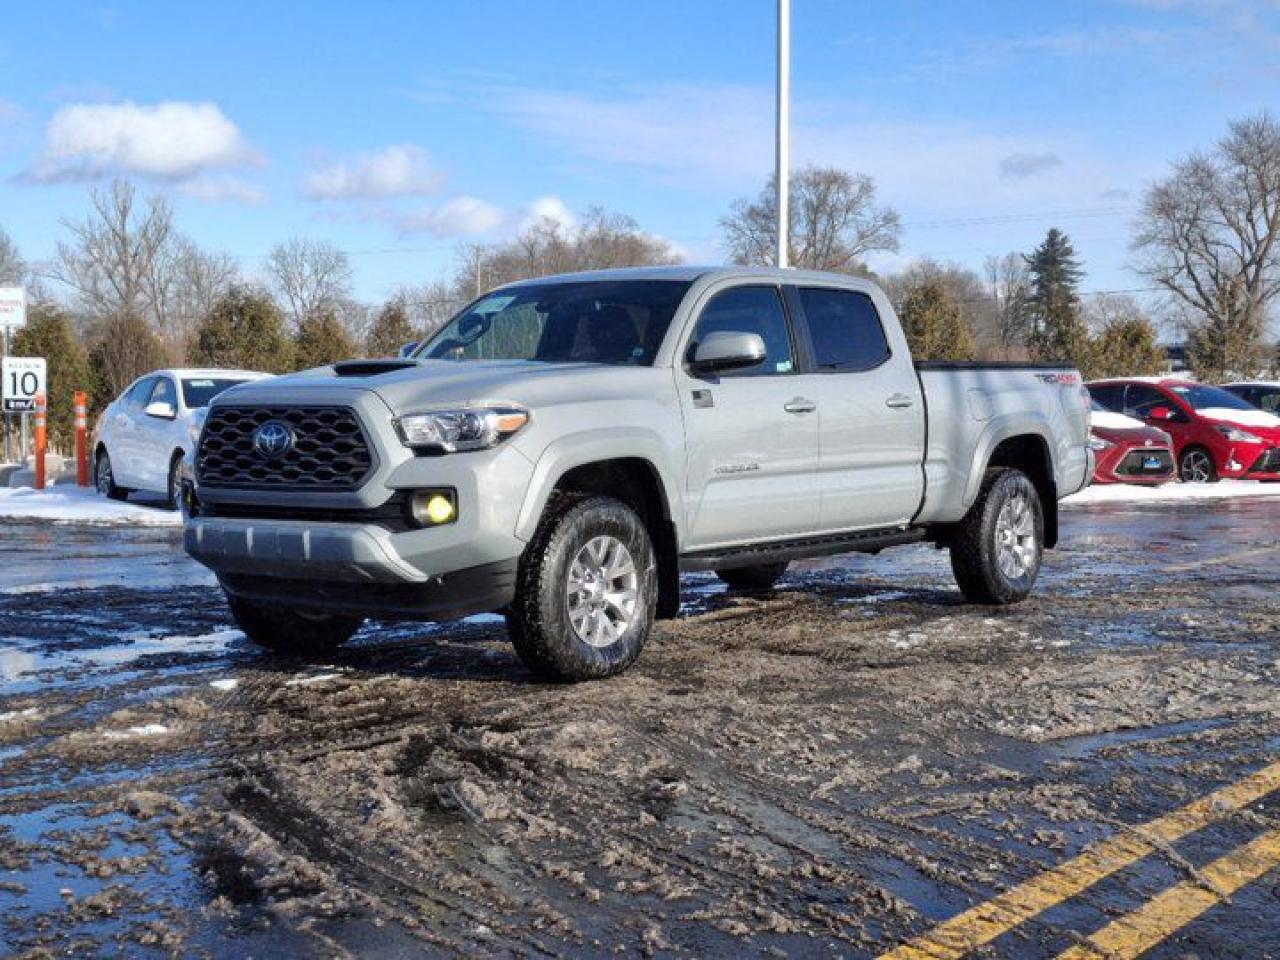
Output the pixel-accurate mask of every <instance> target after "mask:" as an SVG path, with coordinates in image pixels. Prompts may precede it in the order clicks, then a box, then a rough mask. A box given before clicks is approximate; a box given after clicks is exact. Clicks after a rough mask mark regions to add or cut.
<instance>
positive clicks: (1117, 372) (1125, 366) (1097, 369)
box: [1084, 314, 1165, 380]
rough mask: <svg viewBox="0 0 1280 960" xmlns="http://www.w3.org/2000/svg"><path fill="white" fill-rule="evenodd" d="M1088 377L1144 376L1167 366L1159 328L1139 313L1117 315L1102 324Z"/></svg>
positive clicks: (1086, 372)
mask: <svg viewBox="0 0 1280 960" xmlns="http://www.w3.org/2000/svg"><path fill="white" fill-rule="evenodd" d="M1092 359H1093V363H1092V367H1091V368H1090V369H1088V370H1085V371H1084V373H1085V377H1086V378H1087V379H1091V380H1092V379H1098V378H1100V377H1141V376H1149V375H1152V374H1157V373H1160V372H1161V371H1162V370H1163V369H1164V363H1165V353H1164V350H1163V349H1161V347H1160V346H1159V345H1158V344H1157V343H1156V328H1155V325H1154V324H1152V322H1151V321H1150V320H1148V319H1147V318H1146V317H1144V316H1142V315H1140V314H1131V315H1129V316H1122V317H1116V318H1114V319H1112V320H1111V321H1110V322H1108V323H1107V325H1106V326H1105V327H1103V329H1102V332H1101V333H1100V334H1099V335H1098V338H1097V340H1096V341H1095V342H1094V347H1093V357H1092Z"/></svg>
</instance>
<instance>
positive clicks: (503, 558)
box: [185, 267, 1093, 680]
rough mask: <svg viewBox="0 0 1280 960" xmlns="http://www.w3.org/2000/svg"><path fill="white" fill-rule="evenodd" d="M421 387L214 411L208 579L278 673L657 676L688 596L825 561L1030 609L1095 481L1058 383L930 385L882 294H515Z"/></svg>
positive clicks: (370, 385)
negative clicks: (398, 664) (661, 631)
mask: <svg viewBox="0 0 1280 960" xmlns="http://www.w3.org/2000/svg"><path fill="white" fill-rule="evenodd" d="M403 354H404V355H403V356H401V357H400V358H398V359H385V360H352V361H349V362H343V363H336V364H333V365H332V366H328V367H323V368H320V369H316V370H310V371H306V372H303V373H298V374H294V375H291V376H285V377H279V378H276V379H272V380H267V381H262V382H261V383H251V384H245V385H243V386H239V387H236V388H234V389H232V390H229V391H227V392H226V393H224V394H222V395H221V396H219V397H218V398H217V399H216V400H215V401H214V402H213V404H212V406H211V407H210V410H209V415H208V418H207V420H206V422H205V425H204V429H203V432H202V434H201V436H200V440H199V444H198V446H197V449H196V451H195V455H194V464H193V470H192V480H191V483H190V486H189V487H188V489H187V490H186V492H185V500H186V510H187V514H188V516H187V521H186V527H185V546H186V549H187V551H188V552H189V553H190V554H191V555H192V556H193V557H195V558H196V559H197V560H199V561H200V562H201V563H203V564H205V565H206V566H208V567H209V568H211V569H212V570H213V571H214V572H215V573H216V574H217V577H218V580H219V581H220V583H221V585H222V587H223V588H224V589H225V592H226V594H227V598H228V601H229V603H230V607H231V611H232V614H233V615H234V617H235V619H236V621H237V622H238V623H239V625H240V626H241V627H242V628H243V630H244V632H245V633H246V634H247V635H248V636H249V638H250V639H251V640H252V641H254V642H255V643H257V644H260V645H262V646H264V647H267V648H270V649H272V650H276V651H282V652H288V653H320V652H323V651H325V650H329V649H332V648H334V647H336V646H337V645H339V644H341V643H343V642H344V641H346V640H347V639H348V638H349V637H351V635H352V634H353V633H355V631H356V630H357V629H358V628H359V627H360V625H361V624H362V623H363V621H364V620H365V618H367V617H373V618H377V619H379V620H394V619H418V620H448V619H453V618H459V617H465V616H468V615H472V614H477V613H482V612H490V611H495V612H500V613H502V614H503V615H504V616H505V618H506V622H507V626H508V629H509V633H510V637H511V640H512V643H513V644H514V646H515V649H516V651H517V652H518V653H519V655H520V657H521V658H522V659H523V660H524V661H525V662H526V663H527V664H528V665H529V666H530V667H531V668H532V669H533V670H534V671H535V672H536V673H537V674H539V675H541V676H544V677H548V678H551V679H557V680H586V679H591V678H598V677H605V676H609V675H612V674H616V673H618V672H619V671H621V670H623V669H625V668H626V667H627V666H629V665H630V664H631V663H632V662H634V661H635V659H636V657H637V656H639V654H640V651H641V649H642V648H643V646H644V643H645V640H646V638H647V637H648V635H649V632H650V628H651V627H652V626H653V623H654V620H655V619H659V618H666V617H674V616H676V615H677V612H678V611H679V607H680V582H679V576H680V572H681V571H683V570H712V571H715V573H716V574H717V575H718V576H719V577H720V579H722V580H723V581H725V582H726V583H727V584H728V585H729V586H730V587H732V588H737V589H746V590H765V589H767V588H769V587H771V586H772V585H773V584H774V583H775V582H776V581H777V580H778V578H779V577H781V576H782V575H783V574H784V572H785V571H786V569H787V565H788V563H790V562H791V561H795V560H800V559H803V558H809V557H816V556H821V555H829V554H838V553H848V552H854V551H863V552H872V553H875V552H878V551H880V550H881V549H883V548H885V547H891V546H895V545H899V544H909V543H915V542H920V541H926V542H931V543H933V544H935V545H937V546H938V547H940V548H946V549H948V550H949V551H950V555H951V567H952V570H953V571H954V573H955V579H956V581H957V583H958V584H959V586H960V590H961V591H962V593H963V594H964V596H965V597H966V598H967V599H968V600H970V601H972V602H976V603H982V604H1004V603H1011V602H1014V601H1017V600H1021V599H1022V598H1023V597H1025V596H1026V595H1027V594H1028V592H1029V591H1030V590H1031V589H1032V586H1033V584H1034V582H1035V580H1036V576H1037V574H1038V572H1039V570H1040V565H1041V559H1042V554H1043V551H1044V550H1045V549H1046V548H1051V547H1053V546H1054V544H1055V542H1056V541H1057V538H1058V500H1059V499H1060V498H1062V497H1064V496H1067V495H1069V494H1072V493H1074V492H1076V491H1077V490H1079V489H1081V488H1082V487H1084V486H1085V485H1086V484H1087V483H1088V481H1089V477H1090V476H1091V475H1092V472H1093V469H1092V468H1093V454H1092V452H1091V451H1090V448H1089V413H1088V410H1089V397H1088V393H1087V392H1086V391H1085V389H1084V388H1083V385H1082V383H1081V378H1080V375H1079V374H1078V373H1077V372H1076V371H1074V370H1072V369H1070V368H1069V367H1064V366H1061V365H1047V364H1030V363H1028V364H1016V363H1015V364H979V363H955V362H927V361H926V362H913V360H912V357H911V354H910V352H909V350H908V347H907V339H906V337H905V335H904V333H903V330H902V328H901V326H900V325H899V323H898V320H897V317H896V316H895V314H894V311H893V308H892V307H891V306H890V304H889V302H888V300H887V299H886V298H885V295H884V294H883V292H882V291H881V290H880V289H879V288H878V287H877V286H876V285H875V284H873V283H871V282H869V281H867V280H862V279H855V278H851V277H847V276H838V275H833V274H826V273H816V272H805V271H797V270H785V271H779V270H769V269H752V268H738V267H730V268H694V267H663V268H643V269H626V270H612V271H604V272H595V273H584V274H573V275H563V276H554V277H546V278H542V279H538V280H530V281H526V282H521V283H515V284H511V285H509V286H505V287H501V288H499V289H497V290H494V291H493V292H491V293H488V294H485V295H484V296H481V297H479V298H478V299H477V300H475V301H474V302H473V303H471V304H469V305H468V306H466V307H465V308H464V309H462V310H461V311H460V312H459V313H458V314H457V315H456V316H454V317H453V319H452V320H450V321H449V322H448V323H447V324H446V325H445V326H444V327H443V328H442V329H440V330H439V331H438V332H437V333H435V334H434V335H432V336H431V337H430V338H429V339H427V340H426V341H425V342H423V343H421V344H419V345H417V346H416V347H414V348H413V349H411V350H407V351H403Z"/></svg>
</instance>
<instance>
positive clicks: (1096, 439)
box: [1089, 433, 1115, 451]
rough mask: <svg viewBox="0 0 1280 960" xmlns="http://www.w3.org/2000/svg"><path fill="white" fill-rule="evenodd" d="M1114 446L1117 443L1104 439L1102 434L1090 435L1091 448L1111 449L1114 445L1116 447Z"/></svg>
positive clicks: (1099, 449)
mask: <svg viewBox="0 0 1280 960" xmlns="http://www.w3.org/2000/svg"><path fill="white" fill-rule="evenodd" d="M1114 446H1115V444H1114V443H1112V442H1111V441H1110V440H1103V439H1102V438H1101V437H1100V436H1098V435H1097V434H1096V433H1095V434H1090V436H1089V449H1090V450H1098V451H1102V450H1110V449H1111V448H1112V447H1114Z"/></svg>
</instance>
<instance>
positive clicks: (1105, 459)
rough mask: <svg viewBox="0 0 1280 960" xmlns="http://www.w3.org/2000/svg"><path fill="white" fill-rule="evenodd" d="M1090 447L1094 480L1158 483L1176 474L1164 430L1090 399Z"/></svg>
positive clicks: (1156, 484)
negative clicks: (1091, 406) (1149, 425)
mask: <svg viewBox="0 0 1280 960" xmlns="http://www.w3.org/2000/svg"><path fill="white" fill-rule="evenodd" d="M1089 446H1090V448H1091V449H1092V450H1093V452H1094V457H1095V459H1096V465H1095V466H1094V468H1093V482H1094V483H1137V484H1144V485H1147V486H1158V485H1160V484H1162V483H1167V482H1168V481H1170V480H1172V479H1174V478H1175V477H1176V476H1177V475H1178V471H1177V466H1176V465H1175V463H1174V459H1173V440H1172V438H1171V437H1170V436H1169V435H1168V434H1167V433H1165V432H1164V431H1163V430H1157V429H1156V428H1155V427H1148V426H1147V425H1146V424H1145V423H1143V422H1142V421H1141V420H1135V419H1133V417H1126V416H1125V415H1124V414H1123V413H1114V412H1112V411H1111V410H1108V409H1107V408H1106V407H1104V406H1102V404H1100V403H1098V401H1097V400H1094V401H1093V409H1092V413H1091V414H1090V416H1089Z"/></svg>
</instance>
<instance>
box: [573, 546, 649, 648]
mask: <svg viewBox="0 0 1280 960" xmlns="http://www.w3.org/2000/svg"><path fill="white" fill-rule="evenodd" d="M639 592H640V577H639V573H638V571H637V570H636V564H635V560H634V559H633V558H632V556H631V551H630V550H628V549H627V546H626V544H624V543H623V542H622V541H621V540H619V539H618V538H617V537H611V536H608V535H607V534H606V535H601V536H598V537H593V538H592V539H590V540H588V541H587V542H586V544H584V545H583V547H582V549H581V550H579V551H578V554H577V556H576V557H574V560H573V563H572V564H570V566H569V576H568V582H567V583H566V585H565V599H566V601H567V603H568V610H569V623H570V624H571V625H572V626H573V632H574V633H575V634H577V636H578V639H579V640H581V641H582V642H583V643H585V644H587V645H588V646H592V647H608V646H611V645H612V644H614V643H616V642H617V640H618V638H619V637H621V636H622V635H623V634H624V633H626V631H627V627H629V626H630V625H631V621H632V620H633V619H634V617H635V614H636V600H637V598H638V597H639Z"/></svg>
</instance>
